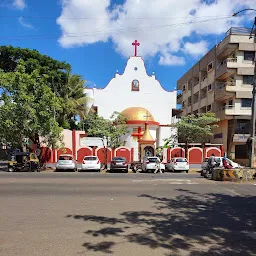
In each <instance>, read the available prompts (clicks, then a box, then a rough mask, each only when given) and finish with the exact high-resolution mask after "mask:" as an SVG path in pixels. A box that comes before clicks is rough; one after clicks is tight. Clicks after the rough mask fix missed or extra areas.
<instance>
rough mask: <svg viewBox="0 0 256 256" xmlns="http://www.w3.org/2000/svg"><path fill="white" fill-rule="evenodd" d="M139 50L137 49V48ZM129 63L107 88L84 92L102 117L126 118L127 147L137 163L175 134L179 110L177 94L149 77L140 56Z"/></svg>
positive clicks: (132, 58) (125, 141) (130, 59)
mask: <svg viewBox="0 0 256 256" xmlns="http://www.w3.org/2000/svg"><path fill="white" fill-rule="evenodd" d="M135 49H136V47H135ZM136 54H137V53H136V50H135V56H132V57H130V58H129V59H128V61H127V64H126V67H125V69H124V72H123V74H119V73H118V72H116V74H115V76H114V77H113V78H112V79H111V80H110V82H109V83H108V85H107V86H106V87H105V88H91V89H85V94H86V96H87V97H88V98H90V101H89V103H88V105H87V107H88V108H89V109H90V108H93V109H95V110H96V111H97V113H98V115H99V116H102V117H104V118H106V119H108V118H110V116H111V115H112V114H113V112H114V111H117V112H119V113H121V114H122V115H124V116H125V117H126V118H127V120H128V121H127V125H128V133H127V134H126V135H125V136H123V137H122V140H123V142H124V146H125V147H127V148H133V150H134V159H133V160H134V161H139V160H141V159H142V157H143V156H149V155H154V154H155V149H156V148H157V147H159V146H163V145H164V139H165V138H168V137H170V136H171V135H172V134H174V133H176V129H175V128H174V127H173V126H172V123H173V117H172V110H173V109H175V108H176V91H166V90H165V89H164V88H163V87H162V86H161V84H160V82H159V81H158V80H157V79H156V77H155V74H151V75H149V74H147V71H146V68H145V64H144V61H143V59H142V58H141V57H140V56H136Z"/></svg>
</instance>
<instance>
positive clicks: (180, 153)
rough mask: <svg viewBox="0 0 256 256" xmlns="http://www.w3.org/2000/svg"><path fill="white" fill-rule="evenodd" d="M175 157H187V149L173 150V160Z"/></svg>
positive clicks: (177, 148)
mask: <svg viewBox="0 0 256 256" xmlns="http://www.w3.org/2000/svg"><path fill="white" fill-rule="evenodd" d="M173 157H185V149H184V148H181V147H176V148H172V149H171V158H173Z"/></svg>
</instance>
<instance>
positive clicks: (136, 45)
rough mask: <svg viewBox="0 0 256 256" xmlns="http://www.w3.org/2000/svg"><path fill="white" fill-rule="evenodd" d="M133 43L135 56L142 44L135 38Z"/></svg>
mask: <svg viewBox="0 0 256 256" xmlns="http://www.w3.org/2000/svg"><path fill="white" fill-rule="evenodd" d="M132 45H133V46H134V56H137V47H138V46H140V43H139V41H137V40H135V41H134V42H133V43H132Z"/></svg>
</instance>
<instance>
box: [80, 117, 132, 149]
mask: <svg viewBox="0 0 256 256" xmlns="http://www.w3.org/2000/svg"><path fill="white" fill-rule="evenodd" d="M126 121H127V119H126V118H125V117H124V116H123V115H121V114H120V113H118V112H114V113H113V114H112V115H111V117H110V119H104V118H103V117H101V116H98V115H97V114H94V113H90V114H89V115H88V116H87V117H86V119H85V121H84V128H85V131H86V133H87V134H88V136H89V137H100V138H104V137H106V138H107V140H108V146H110V147H112V148H117V147H120V146H123V145H124V144H125V142H124V141H123V140H122V136H123V135H125V134H126V133H127V132H128V130H127V124H126Z"/></svg>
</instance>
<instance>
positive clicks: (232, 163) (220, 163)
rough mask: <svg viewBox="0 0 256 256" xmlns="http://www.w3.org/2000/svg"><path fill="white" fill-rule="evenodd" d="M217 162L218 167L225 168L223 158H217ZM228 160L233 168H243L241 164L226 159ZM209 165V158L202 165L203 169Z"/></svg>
mask: <svg viewBox="0 0 256 256" xmlns="http://www.w3.org/2000/svg"><path fill="white" fill-rule="evenodd" d="M215 160H216V162H217V163H219V166H218V167H220V168H222V167H223V161H222V160H223V157H220V156H215ZM226 160H227V163H228V164H230V165H231V166H232V168H241V167H243V166H241V165H240V164H238V163H235V162H233V161H232V160H230V159H228V158H226ZM207 164H208V158H205V159H204V161H203V163H202V165H201V169H205V168H206V167H207Z"/></svg>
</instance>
